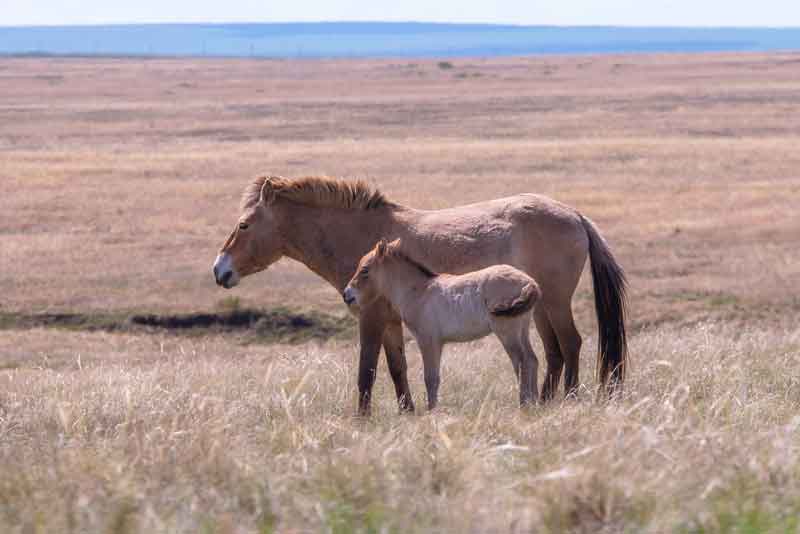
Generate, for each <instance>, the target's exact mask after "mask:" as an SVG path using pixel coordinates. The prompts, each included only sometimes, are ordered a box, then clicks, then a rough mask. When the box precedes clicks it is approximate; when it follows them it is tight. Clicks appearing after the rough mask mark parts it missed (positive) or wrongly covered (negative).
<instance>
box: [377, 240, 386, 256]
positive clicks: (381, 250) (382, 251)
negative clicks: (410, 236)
mask: <svg viewBox="0 0 800 534" xmlns="http://www.w3.org/2000/svg"><path fill="white" fill-rule="evenodd" d="M386 247H388V245H387V243H386V240H385V239H381V240H380V241H378V246H377V247H375V252H376V253H377V255H378V257H379V258H382V257H384V256H386Z"/></svg>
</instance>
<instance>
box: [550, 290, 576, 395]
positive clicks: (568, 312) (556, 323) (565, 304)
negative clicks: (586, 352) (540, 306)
mask: <svg viewBox="0 0 800 534" xmlns="http://www.w3.org/2000/svg"><path fill="white" fill-rule="evenodd" d="M547 314H548V316H549V317H550V324H551V325H552V326H553V330H554V331H555V333H556V336H558V345H559V347H561V354H563V355H564V395H565V396H570V395H574V394H575V393H576V392H577V390H578V383H579V376H578V374H579V370H580V353H581V343H582V340H581V335H580V334H579V333H578V329H577V328H575V321H574V319H573V317H572V306H571V304H570V299H566V300H565V301H562V302H559V303H558V304H557V305H555V306H553V305H548V310H547Z"/></svg>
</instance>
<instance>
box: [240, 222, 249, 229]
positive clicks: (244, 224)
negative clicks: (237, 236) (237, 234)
mask: <svg viewBox="0 0 800 534" xmlns="http://www.w3.org/2000/svg"><path fill="white" fill-rule="evenodd" d="M249 226H250V225H249V224H247V223H239V230H247V228H248V227H249Z"/></svg>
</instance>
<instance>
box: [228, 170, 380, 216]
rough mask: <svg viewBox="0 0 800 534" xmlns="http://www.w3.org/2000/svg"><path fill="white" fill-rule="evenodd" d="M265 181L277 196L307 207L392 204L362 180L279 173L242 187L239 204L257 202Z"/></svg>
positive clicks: (357, 208)
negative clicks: (299, 176) (292, 177)
mask: <svg viewBox="0 0 800 534" xmlns="http://www.w3.org/2000/svg"><path fill="white" fill-rule="evenodd" d="M267 182H269V185H270V186H271V187H272V190H273V191H274V193H275V196H276V197H278V198H284V199H286V200H290V201H292V202H296V203H298V204H304V205H306V206H313V207H317V208H345V209H353V210H372V209H377V208H382V207H384V206H395V204H394V203H393V202H391V201H389V200H388V199H387V198H386V197H385V196H384V195H383V193H381V192H380V191H379V190H378V189H376V188H374V187H372V186H370V185H369V184H367V183H366V182H364V181H363V180H353V181H345V180H338V179H336V178H328V177H327V176H307V177H304V178H296V179H289V178H284V177H282V176H262V177H261V178H257V179H256V180H255V181H253V183H251V184H250V185H249V186H247V188H246V189H245V191H244V194H243V195H242V204H241V205H242V208H243V209H244V208H247V207H250V206H253V205H255V204H257V203H258V202H259V200H260V199H261V189H262V188H263V187H264V184H265V183H267Z"/></svg>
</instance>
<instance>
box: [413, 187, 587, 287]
mask: <svg viewBox="0 0 800 534" xmlns="http://www.w3.org/2000/svg"><path fill="white" fill-rule="evenodd" d="M407 217H408V221H407V222H408V225H407V230H408V232H409V234H410V235H408V236H407V239H404V240H403V243H404V245H405V246H406V248H408V249H409V253H411V254H412V255H413V256H415V257H417V258H422V259H424V263H425V264H426V265H428V266H429V267H430V268H432V269H433V270H435V271H439V272H449V273H457V274H461V273H467V272H471V271H476V270H479V269H481V268H484V267H488V266H490V265H498V264H509V265H513V266H515V267H517V268H519V269H522V270H523V271H525V272H528V273H530V274H532V275H534V276H536V277H537V278H539V277H540V276H542V277H543V278H544V277H546V276H548V275H549V273H550V271H552V269H553V266H552V265H551V263H552V262H551V260H550V258H552V256H557V257H561V258H562V259H563V258H564V257H565V256H566V257H575V258H576V263H579V264H580V265H579V267H580V268H582V266H583V258H584V257H585V256H582V255H585V252H586V251H587V250H588V242H587V240H586V232H585V230H584V228H583V226H582V223H581V220H580V215H579V214H578V212H577V211H575V210H574V209H572V208H570V207H568V206H565V205H564V204H561V203H560V202H558V201H556V200H553V199H551V198H548V197H545V196H541V195H534V194H521V195H516V196H512V197H506V198H500V199H495V200H489V201H486V202H479V203H476V204H468V205H464V206H457V207H454V208H447V209H442V210H435V211H414V210H411V211H410V212H409V213H408V214H407ZM562 267H563V263H562Z"/></svg>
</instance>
